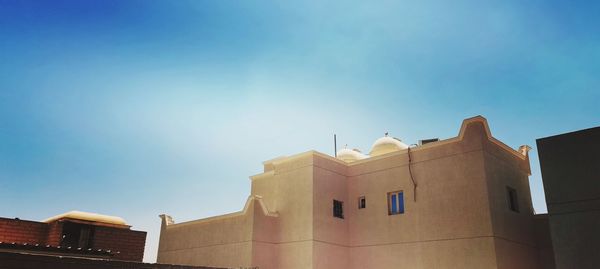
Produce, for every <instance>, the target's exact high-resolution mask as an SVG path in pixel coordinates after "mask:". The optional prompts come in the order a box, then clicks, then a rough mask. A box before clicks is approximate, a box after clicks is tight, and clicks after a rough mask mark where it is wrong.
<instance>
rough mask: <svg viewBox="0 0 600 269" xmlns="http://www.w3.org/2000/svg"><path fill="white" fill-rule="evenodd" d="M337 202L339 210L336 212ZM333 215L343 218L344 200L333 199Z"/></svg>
mask: <svg viewBox="0 0 600 269" xmlns="http://www.w3.org/2000/svg"><path fill="white" fill-rule="evenodd" d="M337 204H339V212H338V210H336V205H337ZM338 213H339V214H338ZM333 217H334V218H338V219H344V202H343V201H340V200H336V199H333Z"/></svg>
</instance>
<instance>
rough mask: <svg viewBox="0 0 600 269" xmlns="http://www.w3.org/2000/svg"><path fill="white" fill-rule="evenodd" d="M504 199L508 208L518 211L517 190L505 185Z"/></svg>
mask: <svg viewBox="0 0 600 269" xmlns="http://www.w3.org/2000/svg"><path fill="white" fill-rule="evenodd" d="M506 200H507V202H508V209H510V210H511V211H514V212H519V197H518V196H517V190H515V189H513V188H511V187H506Z"/></svg>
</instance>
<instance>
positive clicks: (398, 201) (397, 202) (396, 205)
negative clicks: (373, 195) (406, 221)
mask: <svg viewBox="0 0 600 269" xmlns="http://www.w3.org/2000/svg"><path fill="white" fill-rule="evenodd" d="M387 198H388V214H389V215H396V214H403V213H404V193H403V192H402V191H396V192H390V193H388V197H387Z"/></svg>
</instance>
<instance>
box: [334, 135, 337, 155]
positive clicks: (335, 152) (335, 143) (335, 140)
mask: <svg viewBox="0 0 600 269" xmlns="http://www.w3.org/2000/svg"><path fill="white" fill-rule="evenodd" d="M333 155H334V156H335V157H336V158H337V138H336V135H335V134H333Z"/></svg>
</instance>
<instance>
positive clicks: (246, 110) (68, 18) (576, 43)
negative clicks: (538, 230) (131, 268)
mask: <svg viewBox="0 0 600 269" xmlns="http://www.w3.org/2000/svg"><path fill="white" fill-rule="evenodd" d="M597 14H600V4H599V3H596V2H589V1H568V2H565V1H535V0H534V1H527V2H526V3H524V2H523V1H420V2H418V3H417V2H411V1H381V2H364V1H327V3H324V2H323V1H300V2H291V1H286V2H285V3H284V2H281V1H237V2H235V1H106V0H103V1H27V0H12V1H11V0H0V216H4V217H20V218H22V219H33V220H41V219H44V218H46V217H49V216H52V215H56V214H59V213H63V212H65V211H69V210H82V211H91V212H97V213H103V214H109V215H117V216H122V217H123V218H125V219H126V220H127V221H128V222H129V223H130V224H132V225H133V227H134V229H141V230H146V231H148V232H149V234H148V244H147V248H146V255H145V260H146V261H154V260H155V258H156V248H157V244H158V231H159V226H160V221H159V219H158V217H157V216H158V214H161V213H169V214H171V215H172V216H173V217H174V218H175V220H176V221H185V220H192V219H197V218H202V217H208V216H212V215H217V214H223V213H228V212H232V211H237V210H240V209H241V208H242V206H243V204H244V201H245V200H246V198H247V196H248V194H249V181H248V179H247V177H248V176H250V175H253V174H257V173H259V172H260V171H261V169H262V164H261V162H262V161H264V160H268V159H271V158H274V157H277V156H281V155H291V154H295V153H299V152H303V151H306V150H310V149H315V150H318V151H321V152H324V153H328V154H333V146H332V135H333V133H337V134H338V143H339V145H340V146H341V145H343V144H349V146H351V147H357V148H360V149H362V150H363V151H367V152H368V150H369V148H370V146H371V143H372V142H373V141H374V140H375V139H377V138H378V137H380V136H382V135H383V133H384V132H386V131H389V132H390V133H391V134H392V135H394V136H396V137H400V138H402V139H403V140H404V141H405V142H407V143H408V144H411V143H416V142H417V141H418V140H419V139H423V138H431V137H440V138H442V139H444V138H450V137H454V136H456V135H457V134H458V129H459V127H460V124H461V122H462V120H463V119H464V118H468V117H471V116H475V115H483V116H484V117H486V118H487V119H488V121H489V124H490V127H491V130H492V134H493V135H494V136H495V137H497V138H498V139H500V140H501V141H503V142H505V143H506V144H508V145H509V146H511V147H513V148H516V147H518V146H519V145H522V144H528V145H530V146H532V147H533V148H534V150H533V151H532V152H531V166H532V173H533V175H532V176H531V178H530V183H531V188H532V196H533V200H534V201H533V202H534V207H535V209H536V211H537V212H545V211H546V206H545V202H544V197H543V188H542V183H541V177H540V171H539V163H538V160H537V153H536V151H535V139H536V138H540V137H545V136H549V135H554V134H558V133H563V132H568V131H573V130H578V129H583V128H589V127H593V126H598V125H600V117H599V116H600V107H599V104H600V90H599V88H598V85H599V82H600V76H598V70H600V27H599V26H600V17H599V16H597Z"/></svg>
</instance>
